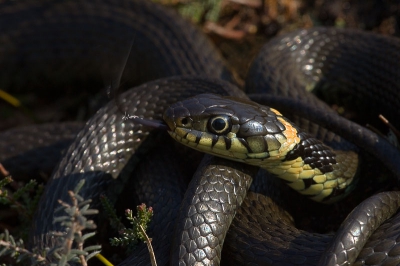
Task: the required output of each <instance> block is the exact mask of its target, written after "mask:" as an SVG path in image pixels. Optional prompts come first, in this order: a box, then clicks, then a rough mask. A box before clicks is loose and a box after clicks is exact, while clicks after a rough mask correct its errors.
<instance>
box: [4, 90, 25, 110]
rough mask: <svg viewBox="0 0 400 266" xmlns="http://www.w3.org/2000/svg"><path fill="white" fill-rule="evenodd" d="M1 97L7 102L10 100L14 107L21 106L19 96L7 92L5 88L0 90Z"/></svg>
mask: <svg viewBox="0 0 400 266" xmlns="http://www.w3.org/2000/svg"><path fill="white" fill-rule="evenodd" d="M0 98H1V99H3V100H5V101H6V102H8V103H9V104H11V105H12V106H14V107H20V106H21V102H20V101H19V100H18V99H17V98H15V97H13V96H11V95H10V94H8V93H7V92H5V91H3V90H0Z"/></svg>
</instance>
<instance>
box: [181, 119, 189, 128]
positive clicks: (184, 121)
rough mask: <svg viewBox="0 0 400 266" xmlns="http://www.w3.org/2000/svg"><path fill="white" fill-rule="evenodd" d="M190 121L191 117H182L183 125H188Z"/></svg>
mask: <svg viewBox="0 0 400 266" xmlns="http://www.w3.org/2000/svg"><path fill="white" fill-rule="evenodd" d="M188 123H189V119H188V118H187V117H184V118H182V119H181V124H182V126H184V125H186V124H188Z"/></svg>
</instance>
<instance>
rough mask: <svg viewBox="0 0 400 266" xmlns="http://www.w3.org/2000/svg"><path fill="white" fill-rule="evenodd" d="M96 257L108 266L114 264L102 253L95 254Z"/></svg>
mask: <svg viewBox="0 0 400 266" xmlns="http://www.w3.org/2000/svg"><path fill="white" fill-rule="evenodd" d="M95 257H96V258H98V259H99V260H100V261H101V262H102V263H103V264H104V265H106V266H114V265H113V264H112V263H111V262H109V261H108V260H107V259H106V258H104V257H103V255H101V254H100V253H98V254H96V255H95Z"/></svg>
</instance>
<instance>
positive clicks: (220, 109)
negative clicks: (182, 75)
mask: <svg viewBox="0 0 400 266" xmlns="http://www.w3.org/2000/svg"><path fill="white" fill-rule="evenodd" d="M163 118H164V121H165V122H166V124H167V125H168V127H169V129H170V130H169V134H170V135H171V136H172V137H173V138H174V139H176V140H177V141H179V142H181V143H182V144H184V145H187V146H190V147H192V148H194V149H196V150H199V151H202V152H206V153H210V154H213V155H217V156H221V157H225V158H229V159H232V160H237V161H244V162H247V163H250V164H255V165H259V162H258V161H259V160H263V159H266V158H270V157H271V156H272V157H274V158H282V156H284V154H285V153H286V151H287V150H288V149H289V148H290V146H291V147H293V145H295V144H296V143H295V142H293V141H290V140H289V141H288V138H290V139H293V138H292V136H295V132H292V133H290V132H289V131H288V129H289V128H290V130H291V129H292V126H291V124H288V123H287V122H286V120H284V119H283V117H282V115H281V114H280V113H279V112H278V111H276V110H275V109H272V108H269V107H266V106H262V105H258V104H256V103H254V102H251V101H248V100H243V99H235V98H232V97H222V96H219V95H214V94H200V95H197V96H195V97H192V98H189V99H186V100H184V101H180V102H177V103H175V104H173V105H171V106H170V107H169V108H168V109H167V110H166V111H165V113H164V116H163ZM253 161H254V162H253ZM252 162H253V163H252Z"/></svg>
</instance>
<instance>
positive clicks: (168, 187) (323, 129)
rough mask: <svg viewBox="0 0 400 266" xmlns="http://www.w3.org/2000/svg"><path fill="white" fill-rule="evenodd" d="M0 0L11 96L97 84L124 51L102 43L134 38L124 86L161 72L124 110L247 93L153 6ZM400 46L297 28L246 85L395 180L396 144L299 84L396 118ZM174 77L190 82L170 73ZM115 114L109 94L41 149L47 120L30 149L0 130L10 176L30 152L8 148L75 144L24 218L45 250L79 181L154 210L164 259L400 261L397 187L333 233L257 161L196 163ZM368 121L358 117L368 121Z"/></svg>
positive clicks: (181, 26) (203, 44) (194, 34)
mask: <svg viewBox="0 0 400 266" xmlns="http://www.w3.org/2000/svg"><path fill="white" fill-rule="evenodd" d="M1 5H2V6H1V8H0V13H1V14H0V15H1V16H0V29H1V31H0V32H1V38H0V39H1V42H0V61H1V62H2V64H3V65H5V66H7V68H5V69H4V71H2V73H1V74H0V76H1V78H0V80H1V87H2V88H5V89H8V90H10V91H11V92H12V91H15V90H17V89H16V88H18V89H20V88H23V87H29V88H30V89H35V91H37V93H38V95H45V94H46V95H47V94H48V93H47V91H44V89H45V88H46V87H47V88H58V89H60V90H61V89H70V88H73V87H76V88H78V89H79V88H80V89H82V88H88V89H90V90H96V89H98V88H99V87H100V86H101V83H102V80H101V79H102V77H104V73H108V72H107V71H111V73H113V71H115V70H114V67H115V66H112V64H107V63H105V64H104V61H105V62H110V61H107V60H111V62H112V63H116V65H118V63H119V62H114V61H113V60H116V59H115V57H118V56H115V57H114V56H113V55H112V52H113V51H114V50H113V49H110V50H107V49H106V50H107V51H104V49H105V48H104V47H106V48H109V47H110V43H111V46H113V45H114V44H115V43H117V44H121V43H122V44H126V43H129V44H131V39H132V36H134V37H133V46H132V48H131V54H130V56H129V58H128V59H127V64H126V69H125V71H124V76H123V77H125V78H126V79H127V80H130V81H132V84H141V83H144V82H147V81H150V80H154V79H157V80H155V81H151V82H148V83H144V84H143V85H140V86H138V87H135V88H133V89H131V90H128V91H127V92H125V93H123V94H122V95H120V96H119V98H120V102H121V106H122V108H123V109H124V110H125V111H126V113H127V114H130V115H138V116H141V117H144V118H147V119H153V120H161V119H162V115H163V112H164V111H165V109H166V108H167V107H168V106H170V105H172V104H175V103H176V102H178V101H182V100H185V99H187V98H189V97H193V96H196V95H199V94H202V93H213V94H218V95H230V96H235V97H239V98H242V99H246V98H247V96H246V95H245V94H244V93H243V92H242V91H241V90H239V89H237V87H236V86H235V85H232V83H229V82H228V81H232V76H231V75H230V74H229V71H228V69H227V68H226V67H225V66H224V63H223V61H222V60H221V59H220V57H219V56H218V54H217V53H216V52H215V51H214V48H213V46H212V45H211V44H210V43H209V41H208V40H207V39H206V38H205V37H204V36H203V35H202V34H201V33H200V32H199V31H198V30H197V29H195V28H194V27H192V26H190V25H188V24H187V22H186V21H184V20H183V19H181V18H179V16H177V15H176V14H175V13H174V12H172V11H168V10H164V8H162V7H160V6H158V5H155V4H152V3H150V2H147V1H121V2H119V3H118V4H117V3H114V2H112V1H106V0H102V1H92V2H90V3H83V2H74V1H48V2H46V4H45V5H44V4H42V3H40V4H39V3H36V2H34V1H27V2H19V1H18V2H2V3H1ZM398 48H399V42H398V40H397V39H394V38H389V37H383V36H377V35H373V34H368V33H363V32H359V31H354V30H339V29H329V28H316V29H310V30H301V31H296V32H293V33H290V34H288V35H286V36H283V37H278V38H276V39H274V40H272V41H271V42H269V43H268V44H267V45H266V46H265V47H264V48H263V49H262V51H261V52H260V55H259V57H258V58H256V59H255V61H254V63H253V64H252V66H251V68H250V71H249V75H248V80H247V81H246V92H248V93H258V94H257V95H256V94H254V95H253V96H251V97H252V99H253V100H257V101H259V102H261V103H262V104H265V105H268V106H272V107H274V108H276V109H277V110H280V112H282V113H283V114H284V115H285V116H288V117H289V118H290V119H291V120H293V121H294V122H296V124H297V125H298V126H299V127H300V128H303V129H306V130H307V131H308V132H309V134H311V135H313V136H315V137H318V138H319V139H321V140H322V141H324V142H325V143H329V144H331V145H333V146H335V145H336V146H340V147H345V148H344V149H356V150H358V151H360V152H364V153H367V154H369V156H371V157H373V158H374V159H375V160H376V161H379V162H380V164H378V165H379V166H380V167H381V165H384V166H385V168H387V169H389V172H390V173H391V175H392V176H394V177H397V176H398V175H399V173H400V169H398V168H399V167H400V166H399V164H398V162H399V154H398V151H397V150H396V149H395V148H393V147H392V146H391V145H390V144H389V143H388V142H387V141H386V140H385V139H383V138H382V137H380V136H378V135H376V134H375V133H372V132H370V131H369V130H366V129H364V128H363V127H361V126H358V125H357V124H355V123H353V122H350V121H348V120H346V119H344V118H341V117H339V116H337V115H336V113H335V112H333V111H331V110H330V109H329V107H328V105H327V104H325V103H323V102H321V101H320V100H318V99H317V98H316V97H315V96H313V95H311V94H309V93H308V92H307V90H310V89H314V91H316V95H318V96H321V97H323V96H324V94H329V95H331V94H333V93H332V91H334V92H335V95H343V94H344V92H343V91H341V90H342V88H343V87H344V85H346V88H349V91H350V93H352V94H353V97H349V98H347V96H346V97H341V96H338V98H340V99H342V100H344V102H340V103H339V104H340V105H344V106H346V108H354V109H355V110H358V109H361V108H363V107H365V105H367V108H366V109H363V110H366V111H364V112H366V115H367V117H368V120H367V121H368V122H371V121H373V120H375V117H376V115H377V114H376V113H375V112H377V111H378V110H379V111H378V112H381V113H383V114H384V115H385V116H386V117H388V118H389V120H390V121H391V122H393V123H394V124H395V125H396V126H398V124H397V121H398V120H397V119H396V114H397V109H398V108H397V107H398V102H399V99H398V97H399V94H398V93H397V86H398V85H397V83H398V82H396V81H397V77H398V74H397V69H398V68H397V67H395V66H397V64H398V63H397V62H399V60H398V56H399V55H398ZM380 49H382V50H380ZM381 51H385V52H384V53H383V52H381ZM104 54H105V55H106V56H103V55H104ZM99 55H101V56H99ZM110 58H111V59H110ZM138 59H139V60H138ZM99 62H102V63H99ZM386 62H387V63H386ZM110 65H111V66H110ZM21 66H24V67H21ZM105 75H108V74H105ZM174 75H186V76H175V77H170V76H174ZM187 75H191V76H187ZM194 75H196V76H194ZM13 76H15V77H23V78H17V81H15V80H12V79H11V78H10V77H13ZM111 76H113V75H111ZM165 77H170V78H165ZM107 78H108V77H107ZM160 78H162V79H160ZM221 79H223V80H225V81H223V80H221ZM381 84H385V85H384V88H382V85H381ZM326 91H328V92H326ZM260 93H261V94H260ZM266 93H267V94H266ZM354 95H355V96H356V97H354ZM376 95H379V97H377V96H376ZM361 98H363V100H358V99H361ZM329 99H331V98H329ZM352 99H357V100H352ZM335 100H336V99H335ZM328 102H329V100H328ZM291 110H295V112H293V111H291ZM123 117H124V113H121V112H119V108H118V107H117V106H116V105H115V102H110V103H109V104H107V105H105V106H104V107H102V108H101V109H100V110H99V111H98V112H97V113H96V114H95V115H94V116H93V117H92V118H91V119H90V120H89V121H88V122H87V123H86V124H85V126H83V128H82V129H81V130H80V131H79V133H78V134H77V136H76V138H74V139H75V140H73V141H72V142H71V139H72V135H74V134H69V135H68V134H67V135H68V136H67V137H68V139H69V141H66V143H61V144H60V142H59V139H58V138H57V137H54V139H53V140H52V142H51V144H49V146H46V144H44V143H43V141H44V140H45V139H47V137H46V135H48V136H54V134H56V132H57V130H55V131H53V133H52V134H50V133H46V132H52V130H54V129H53V128H54V127H55V126H48V127H46V126H42V127H41V128H40V130H37V132H39V133H40V132H42V133H43V134H42V135H41V137H43V139H42V143H41V144H38V145H35V144H33V142H34V141H35V140H36V139H37V138H35V139H34V140H32V139H27V138H25V137H21V138H19V141H17V142H14V144H13V143H12V142H10V141H9V140H12V139H15V138H16V137H17V136H18V134H21V136H26V135H24V134H23V133H20V132H21V131H18V129H15V130H14V131H9V132H4V133H1V136H0V138H1V145H0V146H1V147H3V148H4V149H6V152H5V153H4V154H9V155H10V156H11V158H7V156H4V157H3V158H1V162H4V164H5V165H6V167H7V168H9V169H10V171H11V172H12V173H13V171H12V170H13V169H14V168H13V167H12V166H11V164H12V162H16V161H17V159H25V158H26V157H24V156H20V157H19V155H18V154H19V153H18V152H16V151H15V148H18V149H17V150H18V151H20V153H21V154H23V152H27V153H28V155H29V152H30V151H29V150H30V149H31V148H32V147H30V146H28V145H23V141H28V143H30V144H31V145H32V146H33V148H38V147H39V148H40V147H42V148H43V147H44V148H43V149H44V150H45V151H50V150H52V149H51V148H52V147H55V146H52V145H63V146H64V147H65V146H67V145H70V146H69V148H68V149H67V150H66V152H65V153H64V155H63V158H62V159H61V161H60V163H59V164H58V166H57V167H56V169H55V170H54V173H53V175H52V178H51V180H50V181H49V183H48V185H47V187H46V192H45V194H44V197H43V198H42V200H41V204H40V207H39V209H38V212H37V214H36V217H35V220H34V223H33V225H32V232H31V238H30V240H31V246H37V247H43V246H44V245H51V244H52V243H51V239H50V238H49V236H48V235H46V233H48V232H49V231H50V230H57V229H60V228H57V227H56V226H55V225H54V224H52V223H51V220H52V219H51V218H52V217H51V214H53V213H54V208H55V207H56V205H57V199H59V198H61V199H64V200H65V199H66V198H67V195H66V193H65V192H66V190H67V189H72V188H73V187H74V186H75V185H76V183H77V182H78V181H79V180H80V179H83V178H84V179H85V180H86V186H85V187H84V188H83V195H87V196H88V197H90V198H92V199H93V200H94V205H95V206H96V205H98V195H100V194H101V193H103V192H105V193H107V194H109V195H114V194H118V193H121V191H122V194H123V195H126V194H127V195H128V196H129V194H130V196H132V194H135V195H134V196H133V198H134V200H136V201H137V202H146V203H148V204H149V205H152V206H153V208H154V209H155V210H156V212H155V217H154V223H153V225H152V228H151V231H150V234H152V237H153V243H154V245H155V247H154V248H155V253H156V256H157V259H158V261H159V263H160V264H167V263H170V264H173V265H176V264H177V263H179V264H180V265H194V264H195V263H196V262H199V263H203V264H204V265H215V264H219V263H221V264H222V265H232V264H239V265H260V264H262V265H294V264H300V265H317V264H318V263H319V265H348V264H352V263H353V262H354V261H356V259H357V261H356V262H355V264H356V265H372V264H374V265H376V264H383V265H384V264H385V263H386V265H393V264H396V263H397V261H398V260H399V256H400V255H399V253H400V252H399V251H398V248H397V246H398V242H397V237H398V235H399V232H398V231H399V229H398V228H397V224H398V223H399V222H398V221H397V220H398V219H399V217H398V215H395V216H394V217H393V218H391V219H389V217H391V216H392V215H393V214H394V213H395V212H396V211H397V206H398V205H399V201H400V195H399V194H398V193H397V192H385V193H381V194H377V195H375V196H372V197H370V198H367V199H366V201H365V202H363V203H362V204H360V205H358V206H357V207H356V209H355V210H354V211H353V212H352V213H351V214H350V215H349V216H348V218H347V219H346V220H345V221H344V222H343V224H342V226H341V227H340V228H339V229H338V231H337V232H336V233H335V235H334V236H333V235H330V234H316V233H309V232H306V231H304V230H299V229H297V228H296V226H295V223H294V221H293V218H292V217H291V215H290V214H289V212H288V211H287V209H286V207H287V206H286V205H287V202H285V200H286V197H287V196H284V194H283V192H282V193H281V192H280V189H281V187H280V182H279V181H277V180H276V179H274V178H273V177H269V178H265V176H264V175H265V173H263V172H259V170H258V168H257V167H255V166H249V165H246V164H242V163H235V162H232V161H229V160H225V159H221V158H214V157H210V156H206V157H205V158H204V159H202V155H201V154H199V153H196V152H194V153H190V154H192V155H191V156H190V157H189V156H188V155H187V154H189V151H188V150H185V149H183V148H182V147H181V146H180V145H179V144H177V143H172V141H171V140H170V138H169V136H168V135H167V134H166V133H165V132H155V131H154V130H153V129H150V128H148V127H145V126H142V125H140V124H137V123H133V122H132V121H129V120H127V121H125V120H124V119H123ZM363 117H364V116H362V117H360V123H364V122H363V120H362V119H364V118H363ZM357 118H358V117H357ZM318 125H319V126H318ZM77 128H80V126H79V125H78V126H77ZM76 130H77V129H75V131H76ZM22 132H23V131H22ZM27 132H28V134H30V132H32V128H28V129H27ZM58 132H59V133H60V134H62V133H65V130H63V129H61V130H58ZM39 135H40V134H39ZM344 139H346V140H347V141H348V142H347V141H345V140H344ZM4 143H6V144H4ZM159 143H162V145H161V144H159ZM157 145H158V146H157ZM160 145H161V146H160ZM357 147H358V148H357ZM58 148H60V147H58ZM7 149H8V150H7ZM10 150H13V152H11V151H10ZM171 154H175V155H174V156H171ZM31 156H32V155H31ZM17 157H18V158H17ZM54 157H55V158H56V156H54ZM152 159H154V161H153V160H152ZM200 161H201V163H200ZM154 165H157V166H158V167H154ZM183 166H185V167H183ZM197 167H198V168H197ZM17 168H18V167H17ZM131 175H133V177H131V178H129V177H130V176H131ZM192 175H194V177H193V178H192V179H190V178H188V177H191V176H192ZM253 179H254V181H253V182H252V180H253ZM361 179H362V178H361ZM127 182H128V184H129V186H128V185H126V184H127ZM359 182H362V180H360V181H359ZM252 183H253V184H252ZM156 184H157V185H156ZM124 188H125V190H124ZM126 188H128V191H127V190H126ZM130 188H134V190H135V191H136V192H135V193H132V189H130ZM249 188H250V190H251V191H250V192H248V189H249ZM278 188H279V189H278ZM289 193H290V192H289ZM293 197H294V198H296V196H295V195H293ZM365 197H366V196H365ZM115 200H117V199H115ZM134 200H133V201H134ZM291 201H293V200H291ZM295 201H297V200H295ZM299 201H303V200H302V199H300V198H299ZM131 206H132V205H131ZM241 206H242V207H241ZM179 207H180V212H178V211H177V210H178V208H179ZM288 208H290V207H288ZM325 208H327V207H326V206H325ZM157 210H159V212H157ZM264 212H265V213H264ZM235 214H236V215H235ZM174 221H176V224H175V222H174ZM231 223H232V224H231ZM381 223H383V225H382V226H380V224H381ZM229 224H231V225H230V226H229ZM160 225H161V226H160ZM228 228H230V229H229V231H228ZM375 230H376V231H375ZM171 239H172V240H173V241H171ZM171 242H172V243H171ZM366 242H367V243H366ZM365 243H366V244H365ZM364 244H365V246H364ZM222 247H223V248H222ZM171 250H172V251H171ZM146 253H147V250H146V248H145V247H144V246H141V247H139V248H138V249H137V250H136V251H135V253H134V254H132V255H131V257H130V258H128V259H127V260H126V261H124V262H122V263H121V264H122V265H132V264H135V265H148V263H149V261H148V258H147V254H146ZM170 253H171V255H170ZM221 256H222V257H221Z"/></svg>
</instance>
